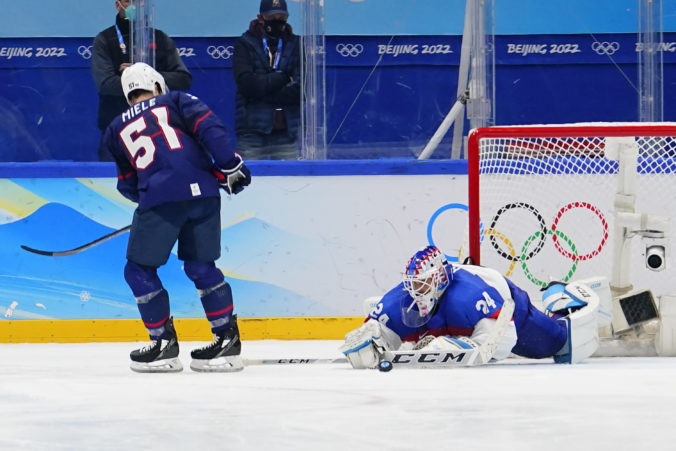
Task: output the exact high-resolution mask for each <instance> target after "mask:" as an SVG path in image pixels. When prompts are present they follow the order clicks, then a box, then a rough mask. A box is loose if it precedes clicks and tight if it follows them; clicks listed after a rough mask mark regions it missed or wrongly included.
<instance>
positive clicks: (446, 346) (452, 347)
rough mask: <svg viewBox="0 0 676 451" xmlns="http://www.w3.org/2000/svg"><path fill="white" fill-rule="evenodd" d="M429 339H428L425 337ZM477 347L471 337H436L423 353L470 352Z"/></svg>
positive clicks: (423, 348) (423, 349)
mask: <svg viewBox="0 0 676 451" xmlns="http://www.w3.org/2000/svg"><path fill="white" fill-rule="evenodd" d="M425 338H427V337H425ZM476 347H477V344H476V343H475V342H474V341H472V339H471V338H469V337H449V336H446V335H444V336H441V337H435V338H434V339H433V340H431V341H430V342H429V343H427V344H426V345H425V346H423V347H422V348H420V349H421V350H422V351H469V350H471V349H474V348H476Z"/></svg>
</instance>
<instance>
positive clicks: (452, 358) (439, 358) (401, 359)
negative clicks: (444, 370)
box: [392, 352, 467, 365]
mask: <svg viewBox="0 0 676 451" xmlns="http://www.w3.org/2000/svg"><path fill="white" fill-rule="evenodd" d="M466 355H467V353H466V352H408V353H407V352H399V353H397V354H395V355H394V358H393V359H392V363H393V364H400V365H406V364H411V365H417V364H420V363H440V364H441V363H450V362H456V363H460V362H462V361H463V359H464V358H465V356H466Z"/></svg>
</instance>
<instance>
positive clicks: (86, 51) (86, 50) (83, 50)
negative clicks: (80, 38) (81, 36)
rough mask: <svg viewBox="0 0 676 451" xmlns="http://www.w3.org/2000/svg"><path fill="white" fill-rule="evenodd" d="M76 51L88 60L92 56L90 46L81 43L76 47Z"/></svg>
mask: <svg viewBox="0 0 676 451" xmlns="http://www.w3.org/2000/svg"><path fill="white" fill-rule="evenodd" d="M77 53H78V54H79V55H80V56H81V57H82V58H84V59H86V60H88V59H91V57H92V46H91V45H90V46H86V45H81V46H80V47H78V48H77Z"/></svg>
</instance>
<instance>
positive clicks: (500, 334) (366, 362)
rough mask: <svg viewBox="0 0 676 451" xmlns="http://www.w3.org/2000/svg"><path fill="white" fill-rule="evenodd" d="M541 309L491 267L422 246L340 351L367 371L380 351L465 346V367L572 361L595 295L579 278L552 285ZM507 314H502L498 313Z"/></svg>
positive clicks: (587, 345) (592, 345)
mask: <svg viewBox="0 0 676 451" xmlns="http://www.w3.org/2000/svg"><path fill="white" fill-rule="evenodd" d="M543 301H544V305H545V313H543V312H541V311H540V310H538V309H537V308H536V307H535V306H534V305H533V304H532V303H531V301H530V299H529V297H528V294H527V293H526V292H525V291H523V290H522V289H520V288H519V287H517V286H516V285H514V284H513V283H512V282H511V281H510V280H508V279H507V278H505V277H503V276H502V275H501V274H500V273H499V272H498V271H495V270H493V269H490V268H485V267H481V266H474V265H453V264H450V263H448V262H447V261H446V259H445V258H444V256H443V254H442V253H441V251H440V250H439V249H437V248H436V247H434V246H427V247H426V248H424V249H422V250H420V251H418V252H416V253H415V255H413V257H411V259H410V260H409V261H408V264H407V265H406V268H405V272H404V276H403V281H402V283H400V284H399V285H397V286H396V287H395V288H393V289H392V290H390V291H389V292H388V293H387V294H385V295H384V296H383V298H382V299H381V300H380V302H379V303H378V304H377V305H376V307H375V308H374V309H373V311H372V312H371V313H370V315H369V317H368V318H367V319H366V321H365V322H364V324H363V325H362V326H361V327H360V328H358V329H356V330H354V331H352V332H350V333H348V334H347V335H346V337H345V343H344V344H343V346H342V347H341V351H342V352H343V353H344V354H345V356H346V357H347V359H348V361H349V362H350V364H351V365H352V366H353V367H354V368H375V367H376V366H377V365H378V364H379V362H380V361H381V360H382V355H383V354H384V353H385V352H386V351H396V350H413V351H414V352H418V350H419V352H445V351H471V352H473V353H474V354H473V355H475V356H476V357H475V358H474V359H473V360H472V362H471V364H483V363H488V362H490V361H498V360H502V359H504V358H506V357H507V356H509V354H510V353H514V354H516V355H519V356H523V357H528V358H534V359H540V358H545V357H554V360H555V362H557V363H576V362H579V361H581V360H583V359H585V358H587V357H589V356H590V355H592V354H593V353H594V352H595V351H596V349H597V347H598V343H599V338H598V324H597V311H598V308H599V298H598V295H597V294H596V293H594V292H593V291H592V290H591V289H589V288H588V287H587V286H586V285H584V284H582V283H570V284H567V285H566V284H562V283H552V284H551V285H550V286H549V287H548V289H547V290H546V291H545V293H544V295H543ZM505 315H507V316H505Z"/></svg>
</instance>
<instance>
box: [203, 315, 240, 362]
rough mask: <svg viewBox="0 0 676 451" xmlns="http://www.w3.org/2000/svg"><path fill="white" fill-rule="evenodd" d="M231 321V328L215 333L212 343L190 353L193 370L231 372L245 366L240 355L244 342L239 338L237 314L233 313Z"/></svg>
mask: <svg viewBox="0 0 676 451" xmlns="http://www.w3.org/2000/svg"><path fill="white" fill-rule="evenodd" d="M231 321H232V324H231V326H230V328H229V329H227V330H225V331H223V332H221V333H219V334H216V335H214V341H213V342H212V343H211V344H209V345H207V346H205V347H203V348H200V349H195V350H194V351H192V352H191V353H190V356H191V357H192V362H191V363H190V369H191V370H193V371H200V372H224V373H229V372H233V371H241V370H242V369H243V368H244V364H243V363H242V358H241V357H240V353H241V352H242V342H241V341H240V340H239V329H238V327H237V315H233V316H232V320H231Z"/></svg>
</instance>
